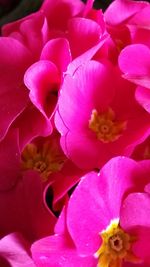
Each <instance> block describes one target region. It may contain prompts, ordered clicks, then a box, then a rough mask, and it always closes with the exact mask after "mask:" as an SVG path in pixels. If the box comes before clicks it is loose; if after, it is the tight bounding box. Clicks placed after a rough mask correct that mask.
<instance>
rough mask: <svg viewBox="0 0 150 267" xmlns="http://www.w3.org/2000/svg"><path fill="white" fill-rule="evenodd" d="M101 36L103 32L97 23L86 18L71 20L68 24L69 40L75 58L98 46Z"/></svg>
mask: <svg viewBox="0 0 150 267" xmlns="http://www.w3.org/2000/svg"><path fill="white" fill-rule="evenodd" d="M101 34H102V30H101V28H100V26H99V24H98V23H96V22H95V21H92V20H89V19H84V18H73V19H71V20H70V21H69V23H68V38H69V42H70V47H71V52H72V56H73V58H75V57H77V56H80V55H81V54H82V53H84V52H86V51H87V50H88V49H90V48H92V47H93V46H94V45H96V44H97V43H98V41H99V40H100V37H101ZM77 40H78V42H77Z"/></svg>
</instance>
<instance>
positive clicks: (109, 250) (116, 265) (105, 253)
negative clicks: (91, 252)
mask: <svg viewBox="0 0 150 267" xmlns="http://www.w3.org/2000/svg"><path fill="white" fill-rule="evenodd" d="M100 235H101V237H102V245H101V247H100V248H99V250H98V251H97V252H96V253H95V256H96V257H97V258H98V265H97V267H121V266H122V263H123V261H128V262H131V263H140V262H141V261H140V260H139V259H138V258H137V257H136V256H135V255H134V254H133V252H132V243H133V242H134V241H136V238H135V237H134V236H131V235H129V234H127V233H126V232H124V230H123V229H122V228H121V227H120V226H119V220H113V221H112V222H111V223H110V225H109V226H108V227H107V229H106V230H105V231H102V232H101V233H100Z"/></svg>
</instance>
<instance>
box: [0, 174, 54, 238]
mask: <svg viewBox="0 0 150 267" xmlns="http://www.w3.org/2000/svg"><path fill="white" fill-rule="evenodd" d="M0 214H1V220H0V229H1V230H0V234H1V236H4V235H6V234H8V233H10V232H16V231H19V232H22V234H23V235H24V236H25V238H26V239H28V240H29V241H33V240H36V239H38V238H41V237H43V236H46V235H49V234H51V233H52V231H53V227H54V224H55V222H56V220H55V217H54V215H53V214H52V213H51V212H50V210H48V209H47V208H46V207H45V205H44V201H43V184H42V182H41V180H40V177H39V175H38V173H35V172H26V173H25V174H24V176H23V177H22V178H21V179H20V180H19V181H18V183H17V184H16V185H15V186H14V187H13V188H12V189H11V190H9V191H7V192H5V193H3V192H2V193H0ZM10 222H11V223H10Z"/></svg>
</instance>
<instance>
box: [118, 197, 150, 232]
mask: <svg viewBox="0 0 150 267" xmlns="http://www.w3.org/2000/svg"><path fill="white" fill-rule="evenodd" d="M139 214H140V216H139ZM120 223H121V226H122V227H123V228H124V229H129V228H131V227H135V226H143V227H150V195H149V194H147V193H132V194H129V195H128V196H127V198H126V199H125V200H124V202H123V205H122V207H121V215H120Z"/></svg>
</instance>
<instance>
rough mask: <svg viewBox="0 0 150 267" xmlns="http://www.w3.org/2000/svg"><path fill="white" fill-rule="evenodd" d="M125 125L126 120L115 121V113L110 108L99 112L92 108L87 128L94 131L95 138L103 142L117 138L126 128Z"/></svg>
mask: <svg viewBox="0 0 150 267" xmlns="http://www.w3.org/2000/svg"><path fill="white" fill-rule="evenodd" d="M126 125H127V122H126V121H123V122H118V121H116V119H115V113H114V111H113V110H112V109H111V108H109V109H108V110H107V111H106V112H104V113H101V114H99V113H98V112H97V110H96V109H93V110H92V114H91V118H90V120H89V128H90V129H91V130H92V131H93V132H95V133H96V136H97V139H98V140H100V141H102V142H103V143H109V142H113V141H115V140H117V139H118V138H119V137H120V136H121V135H122V132H123V131H124V130H125V129H126Z"/></svg>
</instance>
